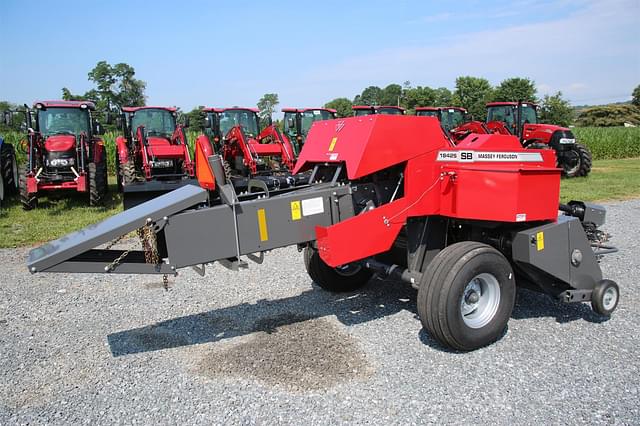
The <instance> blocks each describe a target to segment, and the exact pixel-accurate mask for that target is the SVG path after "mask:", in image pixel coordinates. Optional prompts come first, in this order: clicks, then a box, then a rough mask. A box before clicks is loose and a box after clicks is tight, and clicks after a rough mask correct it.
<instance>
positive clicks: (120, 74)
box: [62, 61, 147, 111]
mask: <svg viewBox="0 0 640 426" xmlns="http://www.w3.org/2000/svg"><path fill="white" fill-rule="evenodd" d="M135 74H136V72H135V70H134V69H133V67H132V66H131V65H128V64H125V63H119V64H115V65H113V66H112V65H110V64H109V63H108V62H107V61H100V62H98V63H97V64H96V66H95V67H94V68H93V69H92V70H91V71H89V73H88V75H87V76H88V79H89V81H92V82H93V83H94V84H95V85H96V87H95V88H93V89H91V90H89V91H88V92H86V93H85V94H84V95H76V94H73V93H72V92H71V90H69V89H68V88H66V87H63V88H62V98H63V99H65V100H92V101H94V102H95V103H96V107H97V109H98V110H102V111H111V110H114V109H117V108H121V107H123V106H144V105H145V99H146V97H145V95H144V90H145V88H146V86H147V84H146V83H145V82H144V81H142V80H138V79H136V78H135Z"/></svg>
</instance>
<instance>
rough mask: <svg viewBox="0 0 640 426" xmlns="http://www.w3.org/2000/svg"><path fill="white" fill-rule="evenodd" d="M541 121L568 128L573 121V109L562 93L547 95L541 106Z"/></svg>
mask: <svg viewBox="0 0 640 426" xmlns="http://www.w3.org/2000/svg"><path fill="white" fill-rule="evenodd" d="M540 121H541V122H543V123H548V124H557V125H559V126H568V125H569V124H571V122H572V121H573V108H571V105H570V104H569V101H567V100H565V99H562V92H557V93H556V94H555V95H553V96H549V95H545V96H544V98H543V99H542V103H541V105H540Z"/></svg>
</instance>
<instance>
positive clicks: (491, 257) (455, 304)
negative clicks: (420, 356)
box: [417, 241, 516, 351]
mask: <svg viewBox="0 0 640 426" xmlns="http://www.w3.org/2000/svg"><path fill="white" fill-rule="evenodd" d="M482 274H486V275H482ZM480 276H492V277H494V278H495V280H496V286H497V288H498V289H499V290H498V295H499V298H498V301H497V302H495V303H497V304H496V305H495V306H494V309H495V311H494V313H493V314H490V315H488V316H487V317H486V319H485V322H483V323H482V324H477V325H478V327H473V328H472V327H470V326H469V325H467V322H466V320H465V318H464V317H463V314H462V307H461V302H462V300H463V299H462V298H463V297H467V296H466V294H467V293H466V291H467V288H468V287H469V285H470V284H471V283H472V282H473V281H475V280H476V278H479V277H480ZM494 291H495V290H494ZM486 294H487V295H489V294H490V293H489V292H487V293H486ZM515 295H516V285H515V278H514V273H513V270H512V269H511V265H510V264H509V261H508V260H507V259H506V258H505V257H504V256H503V255H502V253H500V252H499V251H498V250H496V249H494V248H493V247H491V246H488V245H486V244H482V243H478V242H474V241H464V242H460V243H455V244H452V245H450V246H448V247H446V248H445V249H444V250H442V251H441V252H440V253H438V254H437V255H436V257H434V258H433V260H432V261H431V262H430V263H429V265H428V266H427V268H426V271H425V273H424V274H423V275H422V279H421V281H420V287H419V289H418V299H417V307H418V315H419V316H420V321H421V322H422V325H423V327H424V328H425V329H426V331H427V332H428V333H429V334H430V335H431V336H432V337H433V338H434V339H435V340H436V341H438V342H439V343H440V344H442V345H443V346H446V347H449V348H452V349H455V350H460V351H471V350H474V349H478V348H481V347H483V346H486V345H489V344H491V343H493V342H495V341H496V340H498V339H499V338H500V337H501V336H502V334H503V332H504V330H505V328H506V326H507V322H508V321H509V317H510V316H511V312H512V310H513V305H514V303H515ZM480 297H485V295H484V294H482V295H480ZM481 306H482V304H479V305H478V308H477V311H476V312H478V313H479V314H481V313H482V311H480V309H481ZM472 315H473V312H472Z"/></svg>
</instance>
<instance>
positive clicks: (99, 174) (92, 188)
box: [87, 160, 107, 207]
mask: <svg viewBox="0 0 640 426" xmlns="http://www.w3.org/2000/svg"><path fill="white" fill-rule="evenodd" d="M105 169H106V164H105V161H104V160H103V161H100V162H98V163H89V166H88V167H87V170H88V171H89V205H90V206H92V207H93V206H101V205H104V201H105V198H106V195H107V181H106V179H105V173H104V172H105Z"/></svg>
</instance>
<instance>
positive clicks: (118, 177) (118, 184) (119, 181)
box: [116, 152, 122, 192]
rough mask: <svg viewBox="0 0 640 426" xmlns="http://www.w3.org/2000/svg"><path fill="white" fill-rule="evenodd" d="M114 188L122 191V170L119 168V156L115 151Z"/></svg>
mask: <svg viewBox="0 0 640 426" xmlns="http://www.w3.org/2000/svg"><path fill="white" fill-rule="evenodd" d="M116 188H117V190H118V192H122V171H121V170H120V156H119V155H118V153H117V152H116Z"/></svg>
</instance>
